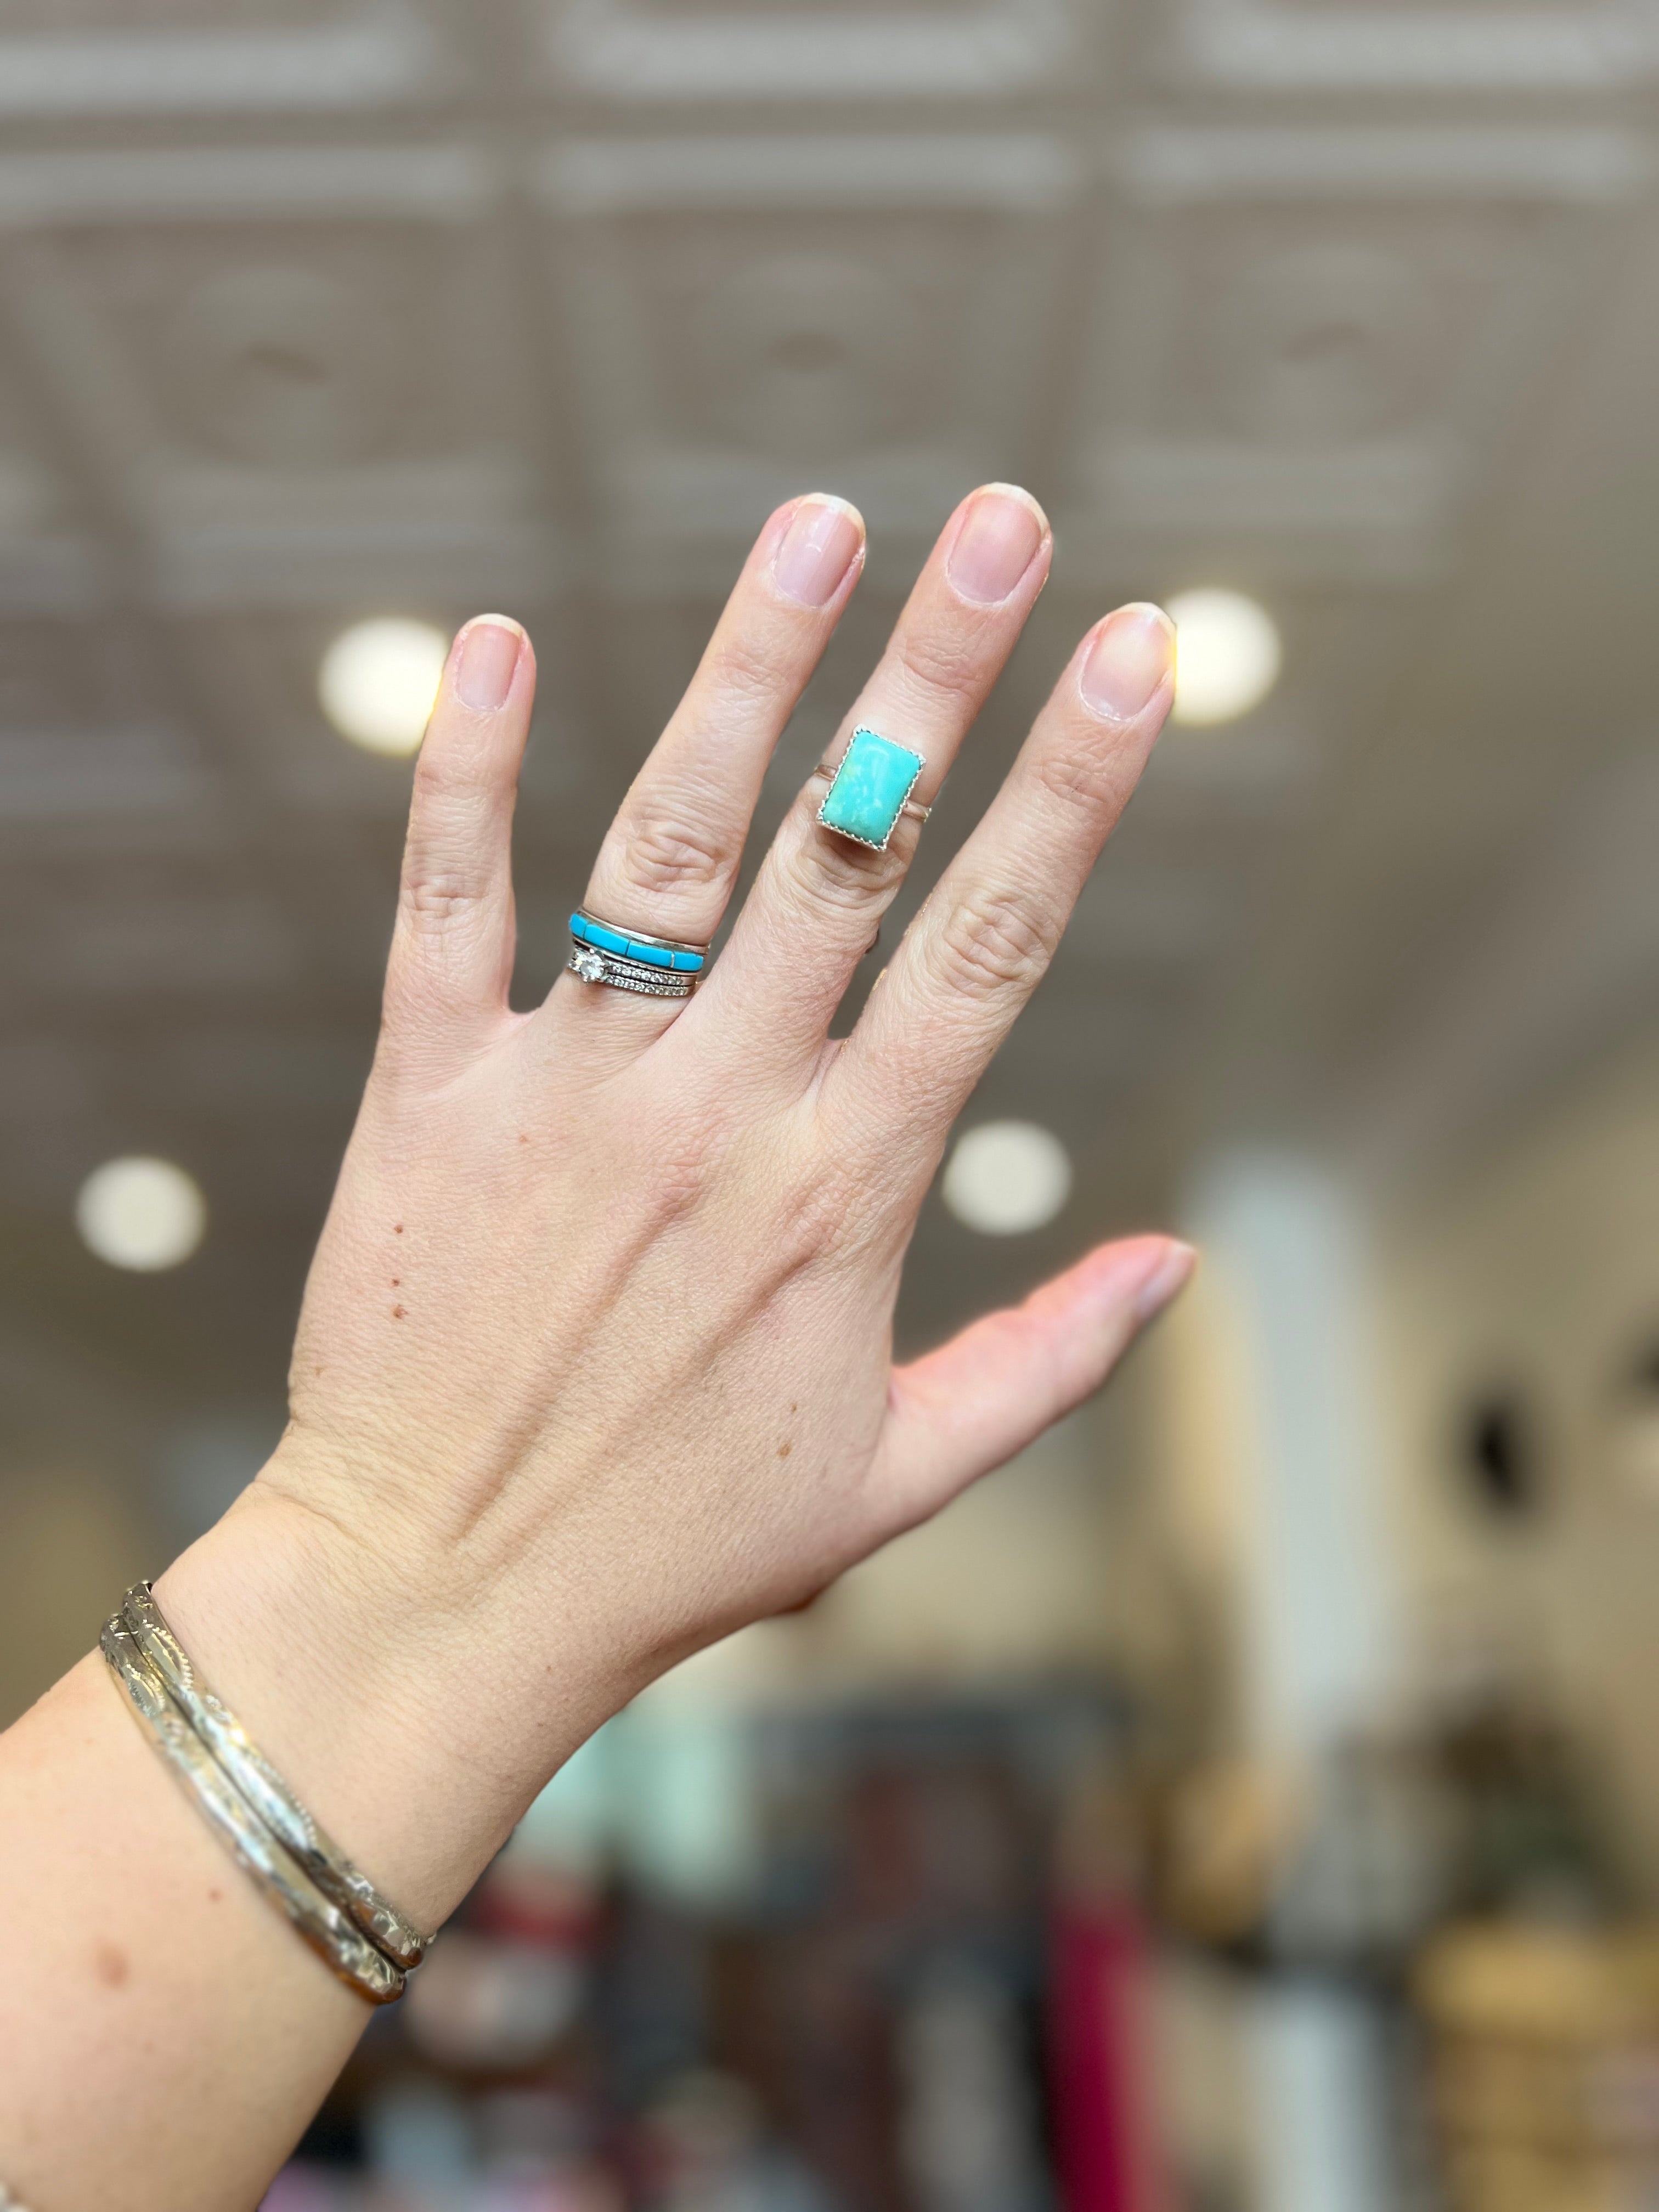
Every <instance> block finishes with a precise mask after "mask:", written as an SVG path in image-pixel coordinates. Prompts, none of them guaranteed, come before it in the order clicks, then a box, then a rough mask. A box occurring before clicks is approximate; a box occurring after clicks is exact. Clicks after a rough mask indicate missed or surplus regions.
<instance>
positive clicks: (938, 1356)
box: [876, 1237, 1198, 1528]
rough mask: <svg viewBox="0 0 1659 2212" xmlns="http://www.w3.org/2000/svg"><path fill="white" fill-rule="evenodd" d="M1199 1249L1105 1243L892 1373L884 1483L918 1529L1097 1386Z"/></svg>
mask: <svg viewBox="0 0 1659 2212" xmlns="http://www.w3.org/2000/svg"><path fill="white" fill-rule="evenodd" d="M1197 1258H1198V1255H1197V1254H1196V1253H1195V1252H1194V1249H1193V1248H1192V1246H1191V1245H1190V1244H1182V1243H1178V1242H1177V1241H1176V1239H1175V1238H1174V1237H1127V1238H1125V1239H1124V1240H1123V1241H1122V1242H1121V1243H1116V1244H1103V1245H1101V1246H1099V1247H1098V1248H1097V1249H1096V1250H1095V1251H1093V1252H1091V1253H1090V1254H1089V1255H1088V1257H1087V1258H1086V1259H1084V1260H1080V1261H1079V1262H1078V1264H1077V1266H1076V1267H1071V1268H1068V1269H1067V1270H1066V1273H1065V1274H1063V1275H1057V1276H1055V1278H1054V1280H1053V1281H1052V1282H1048V1283H1044V1284H1043V1285H1042V1288H1041V1289H1040V1290H1036V1291H1032V1293H1031V1295H1030V1297H1029V1298H1027V1299H1026V1301H1025V1303H1024V1305H1020V1306H1011V1307H1008V1308H1007V1309H1006V1310H1004V1311H1003V1312H1001V1313H994V1314H987V1315H986V1316H985V1318H984V1319H983V1320H982V1321H976V1322H972V1323H971V1324H970V1325H969V1327H968V1328H965V1329H963V1331H962V1333H961V1334H960V1335H957V1336H953V1337H952V1338H951V1341H950V1342H949V1343H948V1344H945V1345H941V1346H940V1347H939V1350H938V1351H937V1352H929V1353H928V1354H927V1357H926V1358H922V1359H918V1360H915V1361H913V1362H912V1363H911V1364H910V1365H909V1366H908V1367H897V1368H895V1369H894V1370H893V1377H892V1383H891V1385H890V1390H889V1395H888V1412H887V1422H886V1425H885V1427H884V1430H883V1432H882V1439H881V1444H880V1447H879V1449H878V1462H877V1474H876V1480H877V1486H878V1490H879V1491H883V1492H885V1494H886V1495H887V1497H888V1498H890V1500H891V1502H892V1504H893V1505H894V1508H895V1510H896V1514H897V1515H898V1516H901V1517H900V1522H899V1525H900V1526H901V1527H903V1528H909V1527H912V1526H914V1524H915V1522H918V1521H925V1520H926V1519H927V1516H928V1515H929V1514H932V1513H936V1512H937V1511H938V1510H939V1508H940V1506H942V1505H944V1504H948V1502H949V1501H950V1500H951V1498H954V1497H955V1496H956V1495H957V1492H959V1491H962V1490H965V1489H966V1488H967V1486H968V1485H969V1483H970V1482H975V1481H977V1480H978V1479H979V1477H980V1476H981V1475H982V1474H990V1472H991V1470H992V1469H993V1468H998V1467H1000V1466H1001V1465H1002V1464H1003V1462H1004V1461H1005V1460H1009V1459H1012V1457H1013V1455H1014V1454H1015V1453H1016V1452H1018V1451H1023V1450H1024V1448H1025V1446H1026V1445H1027V1444H1029V1443H1032V1442H1034V1440H1035V1439H1036V1437H1040V1436H1041V1435H1042V1431H1044V1430H1045V1429H1046V1428H1048V1427H1049V1426H1050V1425H1051V1424H1052V1423H1054V1422H1055V1421H1057V1420H1059V1419H1060V1417H1061V1416H1062V1415H1063V1414H1066V1413H1070V1412H1071V1411H1072V1410H1073V1407H1077V1406H1080V1405H1081V1404H1082V1403H1083V1401H1084V1400H1085V1398H1088V1397H1091V1396H1092V1395H1093V1394H1094V1392H1095V1391H1097V1389H1099V1388H1100V1386H1101V1384H1102V1383H1103V1382H1104V1381H1105V1380H1106V1377H1107V1376H1109V1374H1110V1373H1111V1371H1112V1370H1113V1368H1114V1367H1115V1366H1116V1364H1117V1363H1118V1361H1119V1360H1120V1359H1121V1358H1122V1356H1123V1354H1124V1352H1127V1350H1128V1348H1129V1346H1130V1345H1131V1344H1132V1343H1133V1341H1134V1340H1135V1338H1136V1337H1137V1336H1138V1335H1139V1333H1140V1331H1141V1330H1142V1329H1143V1328H1145V1327H1146V1323H1147V1322H1150V1321H1152V1319H1153V1318H1154V1317H1155V1316H1157V1315H1158V1314H1159V1313H1161V1312H1162V1311H1163V1310H1164V1307H1165V1306H1166V1305H1168V1304H1169V1303H1170V1300H1171V1299H1172V1298H1173V1297H1175V1295H1176V1292H1177V1291H1179V1290H1180V1289H1181V1288H1182V1285H1183V1284H1184V1283H1185V1282H1186V1281H1187V1279H1188V1277H1189V1276H1190V1275H1191V1273H1192V1272H1193V1268H1194V1265H1195V1264H1196V1262H1197Z"/></svg>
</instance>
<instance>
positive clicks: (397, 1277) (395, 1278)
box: [392, 1275, 403, 1291]
mask: <svg viewBox="0 0 1659 2212" xmlns="http://www.w3.org/2000/svg"><path fill="white" fill-rule="evenodd" d="M402 1281H403V1277H402V1276H401V1275H394V1276H393V1277H392V1289H393V1290H394V1291H395V1290H396V1289H397V1288H398V1285H400V1284H401V1283H402Z"/></svg>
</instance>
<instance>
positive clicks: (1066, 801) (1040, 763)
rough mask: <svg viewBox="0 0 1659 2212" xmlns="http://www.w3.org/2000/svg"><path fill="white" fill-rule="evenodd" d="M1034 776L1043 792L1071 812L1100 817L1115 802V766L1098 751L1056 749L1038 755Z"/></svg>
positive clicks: (1069, 748) (1117, 776)
mask: <svg viewBox="0 0 1659 2212" xmlns="http://www.w3.org/2000/svg"><path fill="white" fill-rule="evenodd" d="M1032 773H1033V775H1035V777H1036V781H1037V783H1038V785H1039V786H1040V787H1041V788H1042V791H1043V792H1044V793H1045V794H1046V795H1047V796H1048V798H1050V799H1056V800H1058V802H1059V803H1060V805H1062V806H1064V807H1066V808H1067V809H1068V810H1075V811H1078V812H1079V813H1083V814H1087V815H1090V816H1097V815H1099V814H1102V813H1103V812H1104V811H1107V809H1109V807H1111V806H1113V805H1115V803H1116V800H1117V797H1118V788H1119V781H1120V778H1119V775H1118V772H1117V769H1116V764H1115V762H1114V761H1113V760H1112V759H1111V758H1110V757H1109V756H1108V755H1105V754H1103V753H1102V752H1101V751H1100V750H1097V749H1091V748H1090V747H1087V746H1072V747H1068V748H1066V749H1061V748H1060V747H1055V748H1054V749H1052V750H1048V751H1044V752H1042V753H1039V754H1038V756H1037V757H1036V761H1035V762H1034V763H1032Z"/></svg>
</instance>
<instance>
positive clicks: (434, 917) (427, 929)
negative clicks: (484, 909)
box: [403, 867, 478, 937]
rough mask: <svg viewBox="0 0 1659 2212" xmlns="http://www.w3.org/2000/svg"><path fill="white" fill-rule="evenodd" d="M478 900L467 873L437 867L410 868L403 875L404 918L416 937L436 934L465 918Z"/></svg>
mask: <svg viewBox="0 0 1659 2212" xmlns="http://www.w3.org/2000/svg"><path fill="white" fill-rule="evenodd" d="M477 903H478V886H477V883H476V882H475V881H474V880H473V878H471V877H470V876H467V875H464V874H460V873H458V872H453V871H450V872H446V871H445V870H443V869H441V868H428V867H412V868H410V870H409V871H408V872H406V874H405V875H404V887H403V911H404V920H405V921H407V923H408V925H409V927H410V929H411V930H412V931H413V932H414V933H415V934H416V936H417V937H431V936H436V935H437V934H439V933H441V932H444V931H447V930H450V929H452V928H453V927H454V926H455V924H456V923H457V922H458V921H463V920H465V917H466V916H467V915H470V914H471V912H472V911H473V910H474V908H476V907H477Z"/></svg>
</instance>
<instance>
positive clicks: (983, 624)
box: [699, 484, 1054, 1066]
mask: <svg viewBox="0 0 1659 2212" xmlns="http://www.w3.org/2000/svg"><path fill="white" fill-rule="evenodd" d="M1053 550H1054V540H1053V537H1052V534H1051V532H1050V531H1049V528H1048V520H1047V518H1046V517H1045V515H1044V514H1043V513H1042V508H1041V507H1039V506H1038V505H1037V503H1036V501H1035V500H1034V499H1033V498H1032V497H1031V495H1030V493H1029V492H1027V491H1023V490H1021V489H1018V487H1017V486H1015V485H1012V484H987V485H984V486H982V487H981V489H980V490H978V491H976V492H974V493H972V494H971V495H969V497H968V498H967V499H966V500H964V501H963V503H962V505H961V506H960V507H958V508H957V512H956V513H955V514H953V515H952V516H951V520H950V521H949V522H948V523H947V524H946V526H945V530H944V532H943V533H942V535H941V536H940V538H939V543H938V544H937V545H935V546H934V548H933V552H932V553H931V554H930V555H929V556H928V560H927V566H926V567H925V568H923V570H922V572H921V576H920V577H919V578H918V580H917V582H916V586H915V590H914V591H913V592H911V594H910V597H909V599H908V601H907V602H906V604H905V607H904V611H903V612H902V614H901V615H900V617H899V619H898V623H897V625H896V628H895V629H894V631H893V635H892V637H891V638H890V641H889V642H888V646H887V649H886V651H885V652H884V653H883V655H882V658H881V660H880V662H879V663H878V665H877V667H876V669H875V671H874V673H873V674H872V677H871V678H870V680H869V682H868V683H867V684H866V686H865V688H864V690H863V691H862V692H861V693H860V696H859V698H858V700H857V701H856V702H855V703H854V707H853V708H852V710H851V711H850V713H849V714H848V716H847V718H846V720H845V721H844V722H843V723H842V729H841V732H840V734H839V735H838V736H837V738H836V741H835V742H834V744H832V745H831V746H830V748H829V759H830V760H831V761H832V762H834V761H836V760H839V758H840V757H841V755H842V752H843V750H845V748H846V746H847V744H848V742H849V741H850V739H851V737H852V733H853V732H854V730H857V729H871V730H873V731H875V732H877V733H878V735H880V736H882V737H884V738H889V739H890V740H891V741H892V742H893V743H894V744H898V745H902V746H904V747H906V748H907V749H908V750H909V751H911V752H913V753H918V754H920V755H921V757H922V760H923V762H924V763H925V764H924V766H923V768H922V770H921V775H920V776H919V778H918V780H917V782H916V786H915V791H914V793H913V794H912V796H913V798H914V799H915V801H916V802H917V803H918V804H920V805H922V806H928V805H932V803H933V799H934V798H935V797H936V796H937V794H938V792H939V786H940V785H941V784H942V783H943V781H944V780H945V773H946V771H947V770H948V769H949V768H950V765H951V761H952V760H953V759H954V758H955V757H956V753H957V748H958V747H959V746H960V744H961V743H962V740H963V738H964V737H965V736H966V735H967V732H968V731H969V727H970V726H971V725H972V723H973V720H974V718H975V715H976V714H978V712H979V710H980V708H981V706H982V705H983V704H984V702H985V699H986V696H987V694H988V693H989V691H990V689H991V686H992V685H993V684H994V683H995V681H996V679H997V678H998V676H999V675H1000V673H1001V671H1002V669H1003V666H1004V664H1005V663H1006V660H1007V659H1008V656H1009V654H1010V653H1012V650H1013V648H1014V646H1015V644H1016V642H1017V641H1018V637H1019V634H1020V631H1021V630H1022V629H1024V626H1025V620H1026V617H1027V616H1028V615H1029V614H1030V611H1031V609H1032V607H1033V605H1035V604H1036V598H1037V594H1038V593H1039V592H1041V591H1042V586H1043V584H1044V582H1045V581H1046V580H1047V578H1048V562H1049V558H1050V556H1051V554H1052V552H1053ZM823 790H824V787H823V782H822V781H813V782H811V783H809V784H808V785H807V787H806V788H805V791H804V792H803V793H802V794H801V796H800V798H799V799H798V800H797V801H796V803H795V805H793V807H792V808H791V810H790V811H789V813H788V814H787V816H786V817H785V819H784V823H783V826H782V827H781V829H780V830H779V832H778V836H777V839H776V842H775V843H774V845H773V847H772V849H771V851H770V852H769V854H767V856H766V860H765V862H764V864H763V866H762V868H761V871H760V873H759V875H758V877H757V879H756V882H755V885H754V888H753V890H751V891H750V895H749V898H748V901H747V902H746V904H745V905H744V910H743V912H742V913H741V915H739V916H738V921H737V926H736V927H735V928H734V929H733V931H732V938H731V942H730V943H729V944H728V945H727V946H726V951H725V952H724V953H723V954H722V955H721V957H720V961H719V963H717V965H716V967H715V969H714V973H713V974H712V975H711V976H710V978H709V980H708V983H707V985H706V986H705V987H704V988H703V990H702V993H701V994H699V996H700V1000H701V1001H702V1009H701V1012H700V1018H701V1019H702V1020H703V1021H714V1022H716V1023H718V1024H719V1026H720V1029H721V1030H722V1031H723V1033H725V1035H726V1037H727V1038H728V1040H735V1039H736V1037H737V1036H739V1035H740V1034H742V1033H744V1032H745V1031H746V1032H747V1033H748V1035H749V1036H750V1037H751V1038H757V1039H759V1040H760V1041H761V1042H762V1045H763V1049H764V1050H765V1052H766V1054H767V1055H768V1057H769V1058H770V1059H772V1060H785V1061H791V1062H793V1063H794V1064H795V1065H797V1066H799V1063H800V1062H801V1061H802V1060H810V1059H811V1058H812V1057H814V1056H815V1055H816V1054H817V1052H818V1050H819V1048H820V1047H821V1046H822V1044H823V1037H824V1034H825V1032H826V1030H828V1028H829V1019H830V1017H831V1016H832V1015H833V1013H834V1012H835V1010H836V1006H838V1005H839V1004H840V1002H841V1000H842V997H843V996H844V995H845V994H846V990H847V987H848V983H849V981H851V979H852V975H853V970H854V968H855V967H856V966H857V964H858V962H859V960H860V957H861V956H862V955H863V953H864V952H865V951H866V950H867V948H868V946H869V944H870V940H871V938H872V936H873V935H874V933H875V931H876V929H877V927H878V924H879V922H880V920H881V916H882V915H883V913H884V911H885V910H886V908H887V907H888V906H889V905H890V903H891V902H892V900H893V898H894V896H895V895H896V892H897V890H898V887H899V885H900V884H901V883H902V881H903V879H904V873H905V870H906V868H907V867H908V865H909V862H910V860H911V857H912V855H913V854H915V847H916V836H917V829H918V825H917V823H915V821H914V820H913V819H911V818H909V817H902V818H901V819H900V820H899V822H898V823H897V824H896V827H895V829H894V830H893V833H892V836H891V840H890V842H889V844H888V846H887V848H886V849H885V851H883V852H877V851H874V850H873V849H872V848H868V847H866V846H863V845H860V844H855V843H853V842H850V841H849V840H848V839H847V838H844V837H842V836H838V835H837V834H836V832H835V831H833V830H831V829H826V828H825V827H824V826H823V824H822V823H820V822H819V821H818V819H817V808H818V805H819V802H820V801H821V800H822V799H823Z"/></svg>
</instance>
